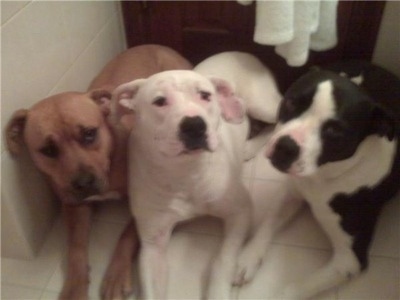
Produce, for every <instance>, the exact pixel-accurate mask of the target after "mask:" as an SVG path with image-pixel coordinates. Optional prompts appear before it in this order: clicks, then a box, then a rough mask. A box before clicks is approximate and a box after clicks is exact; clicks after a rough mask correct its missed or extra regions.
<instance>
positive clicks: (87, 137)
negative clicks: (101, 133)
mask: <svg viewBox="0 0 400 300" xmlns="http://www.w3.org/2000/svg"><path fill="white" fill-rule="evenodd" d="M81 136H82V138H81V144H82V145H85V146H86V145H90V144H92V143H94V141H95V140H96V137H97V128H82V130H81Z"/></svg>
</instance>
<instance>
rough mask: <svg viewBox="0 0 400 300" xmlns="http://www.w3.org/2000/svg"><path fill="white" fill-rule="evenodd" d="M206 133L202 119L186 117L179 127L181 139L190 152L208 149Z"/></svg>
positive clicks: (205, 125)
mask: <svg viewBox="0 0 400 300" xmlns="http://www.w3.org/2000/svg"><path fill="white" fill-rule="evenodd" d="M206 131H207V124H206V122H204V120H203V119H202V118H201V117H199V116H196V117H185V118H184V119H183V120H182V121H181V123H180V125H179V138H180V139H181V141H182V142H183V144H184V145H185V147H186V148H187V149H188V150H196V149H202V148H203V149H207V142H206Z"/></svg>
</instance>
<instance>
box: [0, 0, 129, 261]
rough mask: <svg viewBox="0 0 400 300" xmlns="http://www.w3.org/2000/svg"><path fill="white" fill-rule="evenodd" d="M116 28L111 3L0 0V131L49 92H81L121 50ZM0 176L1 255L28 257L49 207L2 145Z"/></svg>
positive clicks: (45, 194) (115, 7)
mask: <svg viewBox="0 0 400 300" xmlns="http://www.w3.org/2000/svg"><path fill="white" fill-rule="evenodd" d="M121 24H122V22H121V13H120V8H119V2H117V1H53V2H47V1H46V2H44V1H43V2H42V1H18V2H15V1H1V38H2V49H1V62H2V69H1V71H2V88H1V127H2V131H3V129H4V127H5V124H7V122H8V120H9V118H10V116H11V114H12V113H13V112H14V111H15V110H17V109H19V108H29V107H30V106H31V105H32V104H34V103H35V102H37V101H39V100H40V99H42V98H45V97H47V96H49V95H51V94H55V93H59V92H63V91H68V90H78V91H84V90H86V88H87V86H88V84H89V83H90V81H91V80H92V79H93V77H94V76H95V75H96V74H97V73H98V72H99V71H100V69H101V68H102V67H103V66H104V64H105V63H106V62H107V61H109V60H110V59H111V58H112V57H113V56H115V55H116V54H117V53H119V52H121V51H122V50H123V49H124V48H125V41H124V37H123V31H122V26H121ZM1 173H2V191H1V201H2V212H1V213H2V224H1V225H2V226H1V237H2V240H1V246H2V256H3V257H20V258H29V257H32V256H33V255H34V254H35V252H36V251H37V250H38V248H39V247H40V245H41V244H42V241H43V238H44V236H45V234H46V232H47V231H48V230H49V228H50V226H51V224H52V222H53V220H54V217H55V215H56V212H57V208H56V206H55V205H54V201H53V199H52V196H51V193H50V192H49V190H48V187H47V185H46V184H45V183H44V180H43V178H42V177H41V176H40V175H39V174H38V172H37V171H36V170H35V168H34V167H33V166H32V164H31V163H30V161H29V159H27V158H26V157H24V156H23V157H21V158H17V159H13V158H12V157H10V156H9V155H8V153H7V151H6V150H5V147H4V143H2V146H1ZM22 174H23V176H22ZM33 186H35V188H32V187H33Z"/></svg>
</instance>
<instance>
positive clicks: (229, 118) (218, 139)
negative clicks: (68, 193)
mask: <svg viewBox="0 0 400 300" xmlns="http://www.w3.org/2000/svg"><path fill="white" fill-rule="evenodd" d="M229 66H230V65H227V67H229ZM268 80H269V81H272V84H271V86H272V87H274V93H275V91H277V89H276V86H275V84H274V82H273V79H272V77H271V76H270V77H268ZM278 95H279V93H278ZM114 97H116V98H117V100H119V103H120V104H121V105H123V106H125V107H126V108H128V109H130V110H133V111H134V114H135V124H134V127H133V130H132V133H131V137H130V142H129V147H130V150H129V155H130V158H129V170H130V178H131V181H130V184H129V193H130V199H132V201H131V209H132V213H133V215H134V216H135V218H136V222H137V226H138V231H139V236H140V240H141V254H140V258H139V259H140V263H139V266H140V277H141V285H142V293H143V296H144V297H145V298H147V299H148V298H158V299H164V298H165V297H166V286H167V273H168V271H167V261H166V248H167V244H168V241H169V239H170V235H171V232H172V229H173V228H174V226H175V225H176V224H177V223H178V222H181V221H185V220H188V219H191V218H194V217H196V216H200V215H212V216H216V217H219V218H222V219H223V221H224V230H225V237H224V240H223V243H222V246H221V249H220V252H219V254H218V255H217V257H216V259H215V261H214V263H213V266H212V270H211V275H210V278H209V287H208V292H207V295H206V297H207V298H214V299H227V298H230V288H231V281H232V278H233V275H234V272H235V264H236V257H237V255H238V252H239V249H240V247H241V246H242V244H243V241H244V239H245V238H246V235H247V232H248V228H249V225H250V215H251V206H250V197H249V193H248V191H247V190H246V188H245V187H244V185H243V183H242V181H241V169H242V161H243V156H244V146H245V142H246V138H247V135H248V132H249V122H248V120H247V118H246V116H245V107H244V105H243V103H242V100H241V99H240V98H238V97H237V96H236V95H235V94H234V92H233V88H232V86H231V85H230V84H229V83H228V82H227V81H225V80H222V79H218V78H215V77H212V78H207V77H205V76H203V75H200V74H198V73H195V72H192V71H167V72H162V73H159V74H156V75H153V76H151V77H149V78H148V79H142V80H136V81H133V82H130V83H127V84H124V85H122V86H120V87H118V88H117V89H116V90H115V92H114ZM268 100H269V99H265V102H264V103H263V99H259V102H258V103H259V107H257V105H256V104H257V103H254V105H253V106H252V109H251V110H249V113H250V114H251V113H252V110H253V109H254V110H256V111H257V112H259V111H260V110H261V109H262V108H263V107H265V106H268V105H269V101H268ZM277 102H278V101H277ZM276 108H277V105H276V106H275V107H273V110H274V111H275V112H276ZM221 116H222V117H221ZM264 118H265V119H268V118H270V119H271V120H275V116H274V115H273V114H270V115H268V116H266V117H264ZM231 123H233V124H231Z"/></svg>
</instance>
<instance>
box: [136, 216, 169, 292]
mask: <svg viewBox="0 0 400 300" xmlns="http://www.w3.org/2000/svg"><path fill="white" fill-rule="evenodd" d="M136 221H137V224H138V231H139V236H140V242H141V245H140V256H139V271H140V274H139V276H140V284H141V293H142V298H143V299H165V298H166V296H167V281H168V262H167V255H166V252H167V246H168V242H169V240H170V237H171V232H172V229H173V226H174V224H175V220H174V219H173V218H172V217H171V216H169V215H168V214H163V215H161V216H160V215H158V214H146V213H143V214H142V215H140V217H137V218H136Z"/></svg>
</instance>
